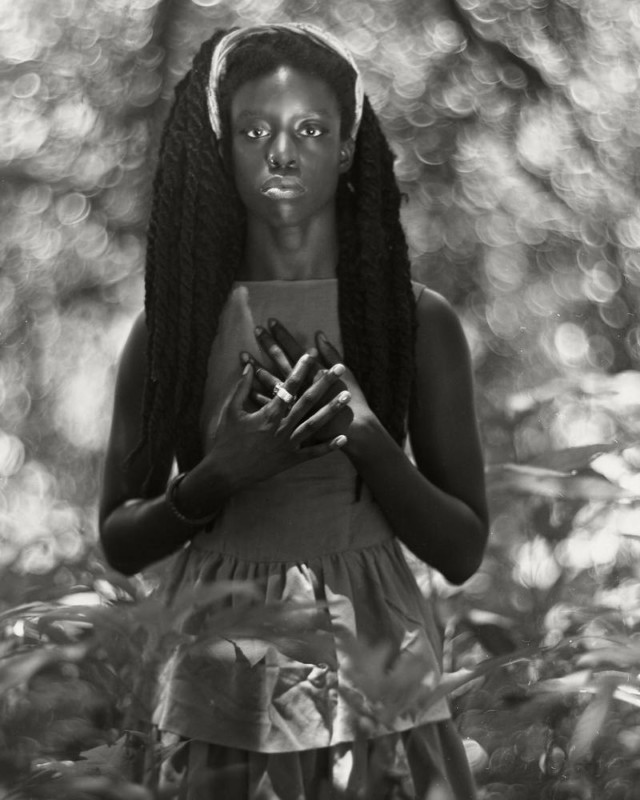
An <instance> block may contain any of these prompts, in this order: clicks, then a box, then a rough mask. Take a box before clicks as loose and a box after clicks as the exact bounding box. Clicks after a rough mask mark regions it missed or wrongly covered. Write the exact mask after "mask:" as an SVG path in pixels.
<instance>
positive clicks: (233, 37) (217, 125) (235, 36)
mask: <svg viewBox="0 0 640 800" xmlns="http://www.w3.org/2000/svg"><path fill="white" fill-rule="evenodd" d="M278 31H292V32H293V33H298V34H302V35H303V36H308V37H309V39H311V40H312V41H314V42H315V43H316V44H319V45H321V46H322V47H326V48H327V49H328V50H333V51H334V52H336V53H338V55H340V56H342V58H344V60H345V61H347V62H348V63H349V64H350V65H351V67H353V71H354V72H355V74H356V83H355V87H354V94H355V98H354V120H353V126H352V128H351V137H352V138H353V139H354V140H355V138H356V136H357V134H358V128H359V127H360V120H361V119H362V105H363V102H364V89H363V88H362V77H361V76H360V70H359V69H358V67H357V65H356V62H355V61H354V58H353V56H352V55H351V53H350V52H349V51H348V50H347V49H346V48H345V47H344V45H343V44H341V42H339V41H338V39H336V37H335V36H333V34H331V33H327V32H326V31H323V30H321V29H320V28H317V27H316V26H315V25H309V24H307V23H305V22H288V23H275V24H273V25H254V26H252V27H250V28H237V29H236V30H234V31H231V33H228V34H227V35H226V36H223V37H222V39H220V41H219V42H218V44H217V45H216V48H215V50H214V52H213V56H212V58H211V71H210V73H209V85H208V86H207V102H208V104H209V120H210V122H211V127H212V128H213V132H214V133H215V135H216V136H217V137H218V139H221V138H222V120H221V118H220V106H219V104H218V86H219V85H220V81H221V80H222V79H223V78H224V74H225V71H226V66H227V59H228V57H229V53H230V52H231V51H232V50H233V49H234V47H236V46H237V45H238V43H239V42H240V41H242V40H243V39H246V38H247V37H249V36H255V35H256V34H259V33H277V32H278Z"/></svg>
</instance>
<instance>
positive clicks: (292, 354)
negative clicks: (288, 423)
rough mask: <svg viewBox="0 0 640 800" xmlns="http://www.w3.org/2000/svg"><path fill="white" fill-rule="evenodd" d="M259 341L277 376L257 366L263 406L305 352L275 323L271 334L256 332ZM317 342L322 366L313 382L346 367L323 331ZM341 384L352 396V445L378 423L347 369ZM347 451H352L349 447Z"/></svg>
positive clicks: (257, 390)
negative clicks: (335, 369) (365, 431)
mask: <svg viewBox="0 0 640 800" xmlns="http://www.w3.org/2000/svg"><path fill="white" fill-rule="evenodd" d="M256 339H257V341H258V344H259V345H260V349H261V350H262V352H263V353H264V354H265V355H266V356H267V357H268V358H269V359H270V360H271V362H272V364H273V370H274V372H271V371H270V370H268V369H265V367H264V366H263V365H261V364H257V363H256V364H254V366H255V367H256V378H257V381H258V385H256V386H254V392H253V399H254V400H255V402H257V403H258V404H260V405H264V403H265V402H267V401H268V398H269V397H270V396H271V393H272V390H273V387H274V386H275V384H276V383H278V382H279V381H280V380H281V379H282V378H286V377H287V375H289V373H290V372H291V370H292V368H293V365H294V364H295V363H296V361H297V360H298V358H300V356H301V355H302V354H303V353H304V352H305V350H304V348H303V347H302V345H301V344H300V343H299V342H298V340H297V339H296V338H295V337H294V336H293V335H292V334H291V333H290V332H289V331H288V330H287V328H286V327H285V326H284V325H283V324H282V323H281V322H279V321H278V320H276V319H271V320H269V330H267V329H265V328H257V329H256ZM315 342H316V348H317V352H318V357H319V363H318V367H317V369H316V370H315V372H313V370H312V373H313V375H312V377H313V380H317V378H318V377H319V376H320V375H321V374H322V373H323V372H325V371H326V370H327V369H330V368H331V367H332V366H334V365H336V364H342V363H344V362H343V360H342V355H341V353H340V352H339V350H338V349H337V348H336V347H335V346H334V345H333V344H332V343H331V342H330V341H329V340H328V339H327V337H326V336H325V335H324V333H323V332H322V331H318V333H316V336H315ZM274 373H275V374H274ZM341 380H342V383H343V384H344V385H341V386H340V390H342V389H344V388H345V387H346V388H347V389H348V390H349V392H350V393H351V402H350V404H349V409H350V410H351V412H352V413H353V420H352V422H351V425H350V427H349V435H348V440H349V441H351V439H352V438H353V437H354V436H356V437H357V436H358V435H359V434H360V433H361V432H362V431H363V430H364V429H365V428H366V426H367V425H368V424H370V423H371V422H375V421H377V417H376V416H375V414H374V413H373V411H372V410H371V407H370V406H369V403H368V402H367V399H366V397H365V396H364V392H363V391H362V389H361V388H360V384H359V383H358V381H357V380H356V377H355V375H354V374H353V372H352V371H351V370H350V369H349V368H348V367H346V366H345V371H344V373H343V375H342V376H341ZM345 450H347V451H348V450H349V445H348V444H347V446H346V448H345Z"/></svg>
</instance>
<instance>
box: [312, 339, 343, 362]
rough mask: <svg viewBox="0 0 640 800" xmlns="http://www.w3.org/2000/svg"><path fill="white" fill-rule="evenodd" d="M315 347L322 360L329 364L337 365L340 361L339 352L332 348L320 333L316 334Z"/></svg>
mask: <svg viewBox="0 0 640 800" xmlns="http://www.w3.org/2000/svg"><path fill="white" fill-rule="evenodd" d="M316 345H317V346H318V350H319V351H320V355H321V356H322V358H323V360H324V361H325V362H326V363H327V364H329V365H332V364H338V363H339V362H340V361H342V356H341V355H340V351H339V350H338V349H337V348H336V347H334V346H333V345H332V344H331V342H330V341H329V340H328V339H327V337H326V336H325V335H324V333H323V332H322V331H318V332H317V333H316Z"/></svg>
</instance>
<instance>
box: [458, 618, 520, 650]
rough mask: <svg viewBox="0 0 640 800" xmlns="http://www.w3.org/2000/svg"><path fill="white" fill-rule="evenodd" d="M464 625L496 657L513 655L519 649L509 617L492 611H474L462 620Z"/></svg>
mask: <svg viewBox="0 0 640 800" xmlns="http://www.w3.org/2000/svg"><path fill="white" fill-rule="evenodd" d="M462 624H463V625H464V626H465V627H467V628H468V629H469V630H470V631H471V632H472V633H473V635H474V636H475V637H476V639H477V640H478V641H479V642H480V644H481V645H482V646H483V647H484V649H485V650H486V651H487V652H488V653H491V654H492V655H494V656H499V655H504V654H505V653H513V652H514V651H515V650H517V649H518V643H517V642H516V640H515V638H514V637H513V635H512V633H511V629H512V628H513V622H512V620H510V619H508V618H507V617H502V616H500V615H499V614H493V613H492V612H490V611H484V610H481V609H472V610H470V611H469V612H467V615H466V616H465V617H463V618H462Z"/></svg>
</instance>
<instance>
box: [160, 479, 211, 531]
mask: <svg viewBox="0 0 640 800" xmlns="http://www.w3.org/2000/svg"><path fill="white" fill-rule="evenodd" d="M186 475H187V473H186V472H180V473H179V474H178V475H176V476H175V477H173V478H171V480H170V481H169V483H168V484H167V490H166V492H165V494H164V497H165V500H166V502H167V506H168V507H169V510H170V511H171V513H172V514H173V516H174V517H176V518H177V519H179V520H180V522H183V523H184V524H185V525H191V527H193V528H201V527H202V526H204V525H207V524H208V523H210V522H213V520H214V519H215V518H216V517H217V516H218V512H217V511H214V512H213V513H212V514H207V516H206V517H199V518H198V519H193V518H192V517H186V516H185V515H184V514H183V513H182V511H180V509H179V508H178V506H177V505H176V492H177V491H178V487H179V486H180V484H181V483H182V481H183V480H184V478H185V477H186Z"/></svg>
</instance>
